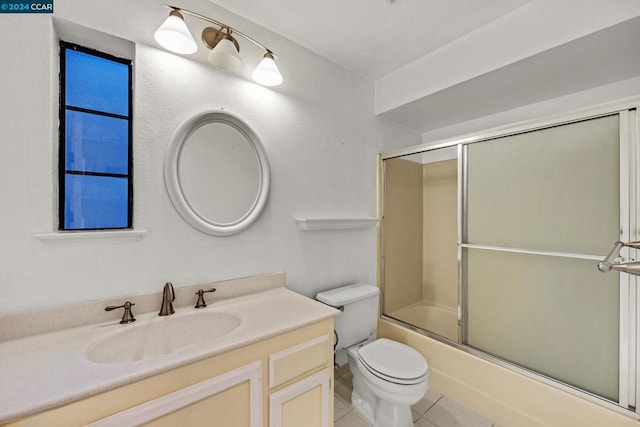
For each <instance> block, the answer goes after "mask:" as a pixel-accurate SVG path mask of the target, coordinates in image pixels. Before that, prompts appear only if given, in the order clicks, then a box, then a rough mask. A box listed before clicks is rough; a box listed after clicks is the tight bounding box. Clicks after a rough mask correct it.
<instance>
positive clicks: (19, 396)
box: [0, 288, 339, 424]
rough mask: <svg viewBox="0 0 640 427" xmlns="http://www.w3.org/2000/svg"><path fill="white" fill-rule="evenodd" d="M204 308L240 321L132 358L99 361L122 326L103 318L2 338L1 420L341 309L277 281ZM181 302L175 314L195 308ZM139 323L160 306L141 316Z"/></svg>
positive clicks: (154, 371)
mask: <svg viewBox="0 0 640 427" xmlns="http://www.w3.org/2000/svg"><path fill="white" fill-rule="evenodd" d="M201 310H203V312H204V311H219V312H228V313H233V314H235V315H237V316H239V317H241V318H242V323H241V324H240V326H239V327H238V328H237V329H236V330H234V331H233V332H231V333H230V334H228V335H226V336H223V337H221V338H219V339H216V340H214V341H213V342H212V343H209V344H208V343H206V342H201V343H196V345H194V346H191V347H189V348H185V349H182V350H179V351H175V352H173V353H170V354H165V355H161V356H157V357H153V358H148V359H143V360H139V361H135V362H127V363H110V364H106V363H105V364H103V363H94V362H91V361H89V360H88V359H87V358H86V357H85V352H86V350H87V348H90V347H91V346H92V344H94V343H96V342H98V341H99V340H101V339H102V338H103V337H105V336H106V335H108V334H110V333H113V332H114V331H117V330H118V329H122V328H127V327H130V326H129V325H120V324H119V323H117V322H115V323H114V322H106V323H96V324H92V325H87V326H81V327H77V328H72V329H66V330H62V331H57V332H52V333H47V334H42V335H36V336H31V337H26V338H20V339H15V340H10V341H5V342H1V343H0V424H1V423H5V422H8V421H12V420H15V419H18V418H22V417H24V416H27V415H31V414H34V413H37V412H40V411H44V410H47V409H51V408H55V407H58V406H61V405H64V404H67V403H70V402H73V401H76V400H79V399H82V398H85V397H88V396H91V395H94V394H97V393H101V392H104V391H106V390H110V389H113V388H116V387H120V386H122V385H125V384H128V383H131V382H134V381H138V380H140V379H143V378H146V377H149V376H152V375H156V374H159V373H161V372H165V371H168V370H170V369H174V368H177V367H179V366H182V365H186V364H189V363H193V362H196V361H198V360H202V359H206V358H208V357H211V356H214V355H217V354H221V353H225V352H227V351H230V350H233V349H236V348H239V347H244V346H246V345H248V344H251V343H254V342H257V341H261V340H263V339H267V338H271V337H274V336H277V335H280V334H282V333H285V332H288V331H291V330H293V329H297V328H300V327H303V326H306V325H310V324H312V323H316V322H319V321H321V320H324V319H328V318H330V317H333V316H336V315H337V314H338V313H339V312H338V311H337V310H335V309H333V308H331V307H329V306H326V305H324V304H321V303H319V302H316V301H314V300H312V299H310V298H307V297H305V296H303V295H300V294H297V293H295V292H292V291H289V290H287V289H286V288H277V289H273V290H269V291H265V292H260V293H256V294H252V295H247V296H243V297H238V298H232V299H228V300H224V301H220V302H216V303H213V304H210V305H209V306H207V307H206V308H204V309H201ZM193 311H195V309H194V308H193V307H182V308H177V309H176V314H175V315H181V313H185V312H193ZM136 318H137V322H135V323H133V324H132V325H136V324H140V323H142V322H144V321H145V320H150V319H153V318H157V314H156V313H146V314H143V315H140V316H136Z"/></svg>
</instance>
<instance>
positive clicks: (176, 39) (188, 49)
mask: <svg viewBox="0 0 640 427" xmlns="http://www.w3.org/2000/svg"><path fill="white" fill-rule="evenodd" d="M153 38H154V39H155V40H156V42H158V44H159V45H160V46H162V47H163V48H165V49H167V50H170V51H171V52H174V53H181V54H189V53H194V52H195V51H196V50H198V45H197V44H196V41H195V40H194V39H193V36H192V35H191V33H190V32H189V29H188V28H187V24H185V23H184V18H183V17H182V14H181V13H180V12H178V11H177V10H172V11H171V13H170V14H169V17H168V18H167V19H166V20H165V21H164V22H163V23H162V25H160V27H159V28H158V29H157V30H156V32H155V34H154V35H153Z"/></svg>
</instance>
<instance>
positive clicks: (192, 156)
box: [164, 111, 270, 236]
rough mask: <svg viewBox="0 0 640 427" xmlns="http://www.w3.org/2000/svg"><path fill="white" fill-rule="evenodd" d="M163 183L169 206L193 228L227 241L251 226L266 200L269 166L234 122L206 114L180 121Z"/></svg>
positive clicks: (250, 134)
mask: <svg viewBox="0 0 640 427" xmlns="http://www.w3.org/2000/svg"><path fill="white" fill-rule="evenodd" d="M164 179H165V184H166V187H167V192H168V193H169V198H170V199H171V202H172V203H173V206H174V207H175V208H176V210H177V211H178V212H179V213H180V215H181V216H182V217H183V218H184V219H185V220H186V221H187V222H188V223H189V224H191V225H192V226H193V227H195V228H196V229H198V230H200V231H202V232H204V233H208V234H212V235H215V236H228V235H231V234H235V233H239V232H240V231H242V230H244V229H246V228H247V227H249V226H250V225H251V224H252V223H253V222H254V221H255V220H256V219H257V218H258V216H260V213H262V210H263V209H264V207H265V204H266V202H267V197H268V195H269V183H270V178H269V162H268V160H267V154H266V152H265V151H264V147H263V146H262V143H261V142H260V139H259V138H258V136H257V135H256V133H255V132H254V131H253V130H252V129H251V128H250V127H249V126H248V125H247V124H246V123H245V122H243V121H242V120H240V119H239V118H238V117H236V116H234V115H232V114H229V113H226V112H221V111H214V112H206V113H202V114H199V115H197V116H194V117H191V118H189V119H187V120H185V121H184V122H182V123H181V124H180V125H179V126H178V128H177V129H176V131H175V132H174V133H173V137H172V138H171V141H170V143H169V147H168V148H167V153H166V155H165V159H164Z"/></svg>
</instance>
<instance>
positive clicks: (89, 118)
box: [65, 110, 129, 174]
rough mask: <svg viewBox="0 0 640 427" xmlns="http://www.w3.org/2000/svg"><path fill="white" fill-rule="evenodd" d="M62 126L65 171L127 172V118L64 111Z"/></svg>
mask: <svg viewBox="0 0 640 427" xmlns="http://www.w3.org/2000/svg"><path fill="white" fill-rule="evenodd" d="M65 128H66V129H65V131H66V141H65V145H66V160H67V161H66V168H67V170H73V171H85V172H103V173H114V174H127V173H128V171H129V165H128V162H129V122H128V120H124V119H116V118H113V117H106V116H100V115H96V114H90V113H81V112H78V111H72V110H67V111H66V116H65Z"/></svg>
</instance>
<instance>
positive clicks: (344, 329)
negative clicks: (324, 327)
mask: <svg viewBox="0 0 640 427" xmlns="http://www.w3.org/2000/svg"><path fill="white" fill-rule="evenodd" d="M379 294H380V291H379V290H378V288H377V287H375V286H373V285H365V284H361V283H356V284H354V285H348V286H343V287H340V288H336V289H331V290H328V291H324V292H320V293H319V294H318V295H316V299H317V300H318V301H320V302H323V303H325V304H327V305H330V306H332V307H336V308H340V307H344V311H343V312H342V314H341V315H340V316H338V317H336V318H335V323H334V329H335V331H336V334H337V335H338V343H337V346H336V350H339V349H342V348H347V347H350V346H352V345H353V344H356V343H358V342H360V341H364V340H365V339H367V338H370V337H374V336H375V334H376V328H377V324H378V296H379Z"/></svg>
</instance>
